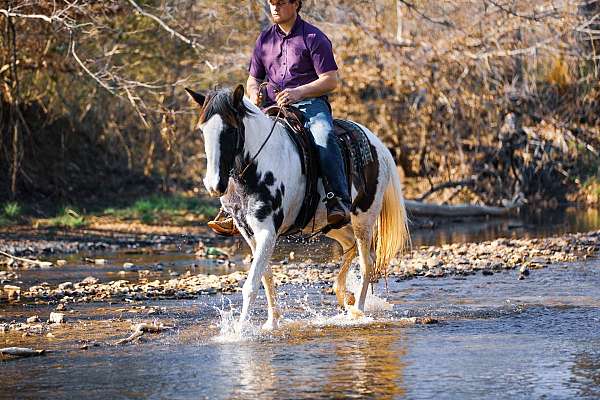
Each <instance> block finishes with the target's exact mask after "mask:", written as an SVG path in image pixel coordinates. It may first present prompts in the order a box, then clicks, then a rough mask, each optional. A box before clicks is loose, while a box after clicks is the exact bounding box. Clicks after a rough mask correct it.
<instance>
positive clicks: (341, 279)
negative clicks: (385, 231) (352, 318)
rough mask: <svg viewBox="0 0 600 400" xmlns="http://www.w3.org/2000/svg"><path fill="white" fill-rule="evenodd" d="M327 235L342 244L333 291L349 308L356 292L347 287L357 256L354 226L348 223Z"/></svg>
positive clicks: (342, 305) (340, 303)
mask: <svg viewBox="0 0 600 400" xmlns="http://www.w3.org/2000/svg"><path fill="white" fill-rule="evenodd" d="M327 236H328V237H330V238H332V239H334V240H335V241H337V242H338V243H339V244H340V245H341V246H342V251H343V252H344V255H343V259H342V266H341V268H340V272H339V274H338V275H337V277H336V278H335V281H334V283H333V291H334V292H335V295H336V298H337V301H338V304H339V305H340V307H342V308H343V309H345V310H348V309H349V307H350V306H352V305H353V304H354V302H355V299H354V294H353V293H352V292H349V291H348V290H347V289H346V277H347V275H348V270H349V269H350V265H351V264H352V260H353V259H354V257H356V242H355V241H354V233H353V232H352V227H351V226H349V225H347V226H346V227H344V228H343V229H339V230H333V231H330V232H329V233H328V234H327Z"/></svg>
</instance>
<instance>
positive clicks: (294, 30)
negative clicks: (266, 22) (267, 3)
mask: <svg viewBox="0 0 600 400" xmlns="http://www.w3.org/2000/svg"><path fill="white" fill-rule="evenodd" d="M303 22H304V21H303V20H302V18H300V15H298V16H296V21H295V22H294V26H292V29H291V30H290V33H288V34H287V35H286V34H285V32H284V31H282V30H281V28H280V27H279V25H277V24H275V32H277V33H278V34H279V36H281V37H288V36H292V34H294V33H298V31H299V30H300V27H301V26H302V23H303Z"/></svg>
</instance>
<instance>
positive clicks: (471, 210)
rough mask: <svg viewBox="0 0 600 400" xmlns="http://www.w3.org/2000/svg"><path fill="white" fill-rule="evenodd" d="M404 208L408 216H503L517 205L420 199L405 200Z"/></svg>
mask: <svg viewBox="0 0 600 400" xmlns="http://www.w3.org/2000/svg"><path fill="white" fill-rule="evenodd" d="M405 206H406V210H407V212H408V216H409V218H410V216H411V215H414V216H435V217H481V216H493V217H504V216H507V215H509V214H511V213H512V212H513V211H514V210H515V209H516V208H517V207H516V206H515V207H491V206H478V205H472V204H461V205H456V206H449V205H443V204H431V203H423V202H420V201H414V200H406V201H405Z"/></svg>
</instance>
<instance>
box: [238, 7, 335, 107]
mask: <svg viewBox="0 0 600 400" xmlns="http://www.w3.org/2000/svg"><path fill="white" fill-rule="evenodd" d="M337 69H338V67H337V64H336V63H335V59H334V57H333V49H332V47H331V41H330V40H329V38H327V36H325V34H324V33H323V32H321V31H320V30H319V29H318V28H317V27H315V26H314V25H311V24H309V23H308V22H306V21H304V20H302V19H301V18H300V16H298V17H297V18H296V22H295V23H294V26H293V27H292V30H291V31H290V33H289V34H288V35H286V34H285V33H284V32H283V31H282V30H281V29H280V28H279V26H277V24H275V25H273V26H272V27H270V28H268V29H265V30H264V31H262V32H261V34H260V36H259V37H258V39H257V40H256V45H255V47H254V52H253V53H252V59H251V60H250V68H249V71H248V72H249V73H250V75H251V76H253V77H254V78H256V79H258V80H259V81H264V80H268V82H269V85H268V86H267V96H268V99H267V103H271V104H272V103H274V102H275V90H283V89H287V88H295V87H298V86H302V85H305V84H307V83H310V82H313V81H316V80H317V79H318V78H319V75H321V74H324V73H325V72H329V71H335V70H337Z"/></svg>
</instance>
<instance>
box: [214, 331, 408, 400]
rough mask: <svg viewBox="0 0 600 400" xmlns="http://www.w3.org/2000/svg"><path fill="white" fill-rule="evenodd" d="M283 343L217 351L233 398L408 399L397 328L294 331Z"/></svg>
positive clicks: (402, 346) (225, 347)
mask: <svg viewBox="0 0 600 400" xmlns="http://www.w3.org/2000/svg"><path fill="white" fill-rule="evenodd" d="M284 336H285V338H284V339H283V338H282V339H283V340H282V341H279V340H275V341H274V342H273V341H272V340H271V341H265V342H263V343H255V342H252V343H239V344H225V345H221V346H222V348H220V349H219V351H218V354H219V355H220V359H219V365H218V366H217V368H218V369H219V370H221V371H228V373H229V374H230V376H231V380H232V382H231V383H232V385H231V386H232V392H231V393H230V394H229V395H230V396H231V397H232V398H249V397H256V398H262V399H275V398H365V397H367V398H378V399H391V398H396V397H399V396H403V395H404V394H405V393H406V390H405V388H404V387H403V371H404V368H405V363H404V362H403V361H402V357H404V355H405V354H406V352H407V350H406V347H405V344H404V343H403V340H402V339H401V337H402V335H401V332H399V330H398V328H393V327H392V326H387V327H372V326H371V327H367V328H356V327H354V328H351V329H348V328H343V329H342V328H332V327H329V328H319V329H314V328H311V327H310V326H304V327H302V328H298V327H296V328H294V329H293V330H292V331H288V332H286V333H285V335H284Z"/></svg>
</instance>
